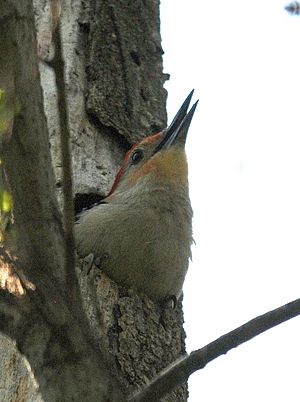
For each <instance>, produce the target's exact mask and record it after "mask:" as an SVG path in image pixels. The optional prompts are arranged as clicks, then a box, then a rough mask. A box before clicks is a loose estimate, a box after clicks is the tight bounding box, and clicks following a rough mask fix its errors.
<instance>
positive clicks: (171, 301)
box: [160, 295, 178, 310]
mask: <svg viewBox="0 0 300 402" xmlns="http://www.w3.org/2000/svg"><path fill="white" fill-rule="evenodd" d="M160 305H161V307H162V308H163V309H164V310H165V309H167V308H171V309H172V310H175V308H176V307H177V305H178V300H177V297H176V296H175V295H168V296H165V297H164V298H163V299H162V301H161V302H160Z"/></svg>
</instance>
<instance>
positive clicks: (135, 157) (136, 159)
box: [131, 149, 144, 165]
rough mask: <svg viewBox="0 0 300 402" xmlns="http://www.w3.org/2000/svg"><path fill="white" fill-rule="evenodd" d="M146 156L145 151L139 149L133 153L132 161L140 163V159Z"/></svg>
mask: <svg viewBox="0 0 300 402" xmlns="http://www.w3.org/2000/svg"><path fill="white" fill-rule="evenodd" d="M143 157H144V153H143V151H142V150H141V149H137V150H136V151H134V152H133V154H132V155H131V160H132V163H133V164H134V165H135V164H137V163H139V161H141V160H142V159H143Z"/></svg>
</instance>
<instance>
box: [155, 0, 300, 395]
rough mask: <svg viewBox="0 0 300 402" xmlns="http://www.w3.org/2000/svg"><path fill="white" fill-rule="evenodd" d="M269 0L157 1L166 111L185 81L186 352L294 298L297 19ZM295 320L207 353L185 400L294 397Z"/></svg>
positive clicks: (299, 87)
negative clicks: (190, 233) (189, 221)
mask: <svg viewBox="0 0 300 402" xmlns="http://www.w3.org/2000/svg"><path fill="white" fill-rule="evenodd" d="M288 2H289V1H288V0H287V1H279V0H252V1H242V0H226V1H224V0H214V1H208V0H206V1H204V0H185V1H184V2H183V1H180V0H162V1H161V24H162V26H161V29H162V37H163V48H164V50H165V56H164V67H165V72H168V73H170V74H171V80H170V81H169V82H168V83H166V88H167V90H168V92H169V98H168V112H169V117H170V119H171V118H172V117H173V116H174V114H175V112H176V111H177V109H178V107H179V106H180V105H181V103H182V101H183V100H184V99H185V97H186V95H187V94H188V93H189V92H190V90H191V89H192V88H195V95H194V97H195V99H197V98H199V105H198V110H197V111H196V114H195V117H194V120H193V122H192V126H191V129H190V133H189V139H188V149H187V151H188V159H189V167H190V192H191V198H192V203H193V208H194V216H195V218H194V237H195V240H196V243H197V245H196V247H195V248H194V251H193V256H194V257H193V264H192V265H191V266H190V269H189V272H188V277H187V279H186V283H185V287H184V294H185V303H184V308H185V320H186V330H187V335H188V338H187V346H188V350H189V351H191V350H193V349H198V348H200V347H202V346H204V345H205V344H207V343H208V342H210V341H212V340H214V339H215V338H217V337H219V336H220V335H222V334H224V333H226V332H228V331H229V330H231V329H234V328H235V327H237V326H239V325H241V324H243V323H244V322H246V321H248V320H249V319H251V318H253V317H255V316H257V315H259V314H262V313H264V312H266V311H267V310H269V309H273V308H275V307H278V306H279V305H281V304H283V303H286V302H288V301H291V300H293V299H296V298H298V297H300V286H299V282H300V274H299V271H300V270H299V268H300V118H299V112H300V79H299V76H300V51H299V49H300V17H296V16H294V17H292V16H290V15H289V14H288V13H287V12H286V11H285V10H284V6H285V5H286V4H287V3H288ZM299 340H300V318H296V319H293V320H291V321H289V322H287V323H285V324H283V325H281V326H280V327H277V328H275V329H273V330H271V331H269V332H267V333H265V334H263V335H260V336H259V337H257V338H256V339H254V340H252V341H250V342H248V343H247V344H245V345H243V346H240V347H239V348H238V349H236V350H234V351H231V352H229V353H228V354H227V355H226V356H224V357H221V358H219V359H217V360H215V361H214V362H212V363H210V364H209V365H208V366H207V367H206V368H205V369H204V370H202V371H200V372H198V373H197V374H194V375H193V376H192V377H191V380H190V399H189V401H190V402H198V401H201V402H217V401H224V402H227V401H230V402H241V400H242V401H243V402H248V401H249V402H250V401H251V402H253V400H255V402H262V401H264V402H265V401H272V402H277V401H278V402H279V401H280V402H282V401H285V402H299V401H300V380H299V373H300V341H299Z"/></svg>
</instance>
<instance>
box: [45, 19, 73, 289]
mask: <svg viewBox="0 0 300 402" xmlns="http://www.w3.org/2000/svg"><path fill="white" fill-rule="evenodd" d="M53 41H54V45H55V56H54V59H53V60H52V62H51V66H52V67H53V69H54V72H55V81H56V88H57V104H58V114H59V124H60V141H61V158H62V178H63V200H64V205H63V222H64V230H65V273H66V280H67V283H68V287H69V288H71V289H73V287H74V284H75V253H74V249H75V241H74V229H73V228H74V204H73V182H72V162H71V153H70V143H69V140H70V130H69V118H68V107H67V101H66V99H67V98H66V86H65V79H64V72H65V63H64V58H63V53H62V45H61V29H60V23H57V25H56V28H55V30H54V33H53Z"/></svg>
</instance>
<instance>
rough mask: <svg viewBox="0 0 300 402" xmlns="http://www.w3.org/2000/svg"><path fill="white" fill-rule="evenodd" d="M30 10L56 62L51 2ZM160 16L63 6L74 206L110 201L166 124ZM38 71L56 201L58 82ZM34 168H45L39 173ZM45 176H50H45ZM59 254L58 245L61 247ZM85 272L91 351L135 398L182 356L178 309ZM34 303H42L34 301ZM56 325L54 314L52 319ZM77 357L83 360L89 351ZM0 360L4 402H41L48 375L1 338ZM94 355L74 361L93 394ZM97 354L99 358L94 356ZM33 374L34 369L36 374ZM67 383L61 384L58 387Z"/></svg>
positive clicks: (181, 395)
mask: <svg viewBox="0 0 300 402" xmlns="http://www.w3.org/2000/svg"><path fill="white" fill-rule="evenodd" d="M34 6H35V17H36V25H37V28H38V49H39V55H40V57H41V58H42V59H44V60H46V61H49V60H51V57H52V55H53V44H52V24H53V16H51V13H49V10H50V1H49V0H34ZM158 10H159V2H158V1H151V0H147V1H142V0H139V1H134V2H127V1H123V0H122V1H104V0H103V1H96V0H73V1H71V0H67V1H65V2H63V9H62V16H61V18H62V34H63V45H64V55H65V62H66V84H67V90H68V95H67V97H68V106H69V119H70V121H69V123H70V129H71V136H72V141H71V147H72V157H73V169H74V172H73V173H74V187H75V193H76V194H75V200H76V205H75V206H76V207H78V208H80V207H82V206H84V204H85V203H86V202H90V200H91V199H92V200H95V201H96V200H97V199H98V198H99V197H103V196H104V195H105V194H107V192H108V190H109V188H110V186H111V184H112V181H113V178H114V176H115V174H116V171H117V169H118V166H119V163H120V161H121V158H122V156H123V154H124V152H125V151H126V150H127V149H128V147H129V146H130V144H131V143H133V142H135V141H137V140H138V139H140V138H141V137H142V136H145V135H147V134H150V133H152V132H155V131H158V130H160V129H161V128H162V127H164V126H165V125H166V113H165V100H166V93H165V90H164V89H163V82H164V79H165V76H164V75H163V73H162V49H161V43H160V42H161V41H160V34H159V11H158ZM24 66H26V63H24V64H19V68H20V69H22V68H24ZM40 74H41V82H42V86H43V92H44V107H45V112H46V116H47V123H48V130H49V135H50V143H51V156H52V164H53V168H54V171H55V183H56V190H57V195H58V199H59V200H60V198H61V196H60V191H61V185H62V182H61V161H60V148H59V140H58V138H59V137H58V131H59V127H58V118H57V108H56V89H55V85H54V76H53V71H52V69H51V68H50V67H49V66H48V65H47V64H46V63H45V62H43V61H41V62H40ZM26 96H29V95H28V94H26ZM39 97H40V95H38V98H39ZM44 148H45V147H44ZM47 157H48V156H47ZM12 164H13V162H12ZM37 168H38V169H40V170H42V169H43V167H42V166H41V167H37ZM24 169H25V168H24ZM44 173H45V174H46V176H48V174H49V172H44ZM20 177H22V175H21V174H20ZM51 180H52V178H51ZM20 181H21V182H22V178H21V179H20ZM22 183H23V182H22ZM22 183H21V184H20V185H21V187H20V188H19V187H18V191H19V192H20V195H21V189H23V188H24V187H22ZM15 185H19V184H18V183H15V184H14V186H15ZM22 191H24V190H22ZM52 195H53V194H52ZM49 200H51V197H50V198H49ZM49 200H48V202H50V201H49ZM34 202H35V200H33V203H34ZM51 202H52V201H51ZM53 202H54V203H55V201H53ZM51 211H52V210H51ZM20 214H21V211H20ZM41 219H44V217H41ZM49 219H50V218H49ZM50 220H51V224H53V225H57V222H58V221H59V214H58V218H57V217H56V216H55V217H54V218H53V217H52V218H51V219H50ZM47 222H48V221H47ZM57 230H58V229H57ZM57 230H56V232H57ZM59 230H60V229H59ZM59 230H58V231H59ZM58 247H61V246H60V244H59V245H58ZM48 251H49V250H48ZM49 253H50V251H49ZM29 254H30V255H31V253H29ZM42 257H43V256H41V259H42V261H43V258H42ZM50 260H51V258H50ZM88 265H89V262H79V264H78V268H77V274H78V278H79V283H80V288H81V293H82V300H83V305H84V309H85V312H86V316H87V318H88V320H89V325H90V328H89V332H90V333H91V337H92V344H94V342H95V343H96V344H97V345H98V347H97V348H96V349H101V350H102V351H104V352H105V359H108V360H109V361H110V362H113V363H112V364H111V366H112V371H113V372H114V373H117V376H118V378H120V379H121V382H122V384H123V385H124V386H125V388H126V389H127V392H132V391H133V390H134V389H136V388H137V387H138V386H140V385H142V384H145V383H147V382H148V381H149V380H150V379H151V378H153V376H155V374H156V373H158V371H160V370H161V369H162V368H164V367H166V366H167V365H168V364H169V363H171V362H172V361H174V360H175V359H176V358H178V357H179V356H181V355H182V354H184V353H185V348H184V337H185V335H184V331H183V328H182V323H183V315H182V309H181V304H179V306H178V307H177V308H176V309H175V310H173V309H172V308H171V306H169V307H168V306H167V307H166V308H164V309H163V308H161V307H160V306H158V305H155V304H154V303H153V302H152V301H151V300H149V299H148V298H147V297H146V296H143V295H136V294H135V293H134V292H133V291H131V290H125V289H121V288H119V287H118V286H117V285H116V284H114V283H113V282H112V281H110V279H109V278H107V277H106V276H105V275H104V274H102V273H101V272H100V271H99V270H98V269H97V268H96V267H93V268H92V269H91V270H90V271H89V267H88ZM32 269H33V268H32ZM88 271H89V273H87V272H88ZM58 272H59V271H58ZM58 276H59V273H58ZM47 285H49V284H47ZM65 286H66V287H65V288H64V286H62V287H61V290H60V291H61V292H62V293H65V292H66V291H67V284H65ZM56 290H57V289H51V292H53V297H56V296H54V295H56ZM50 294H51V293H50ZM62 299H63V300H62V301H61V303H62V305H63V307H64V308H65V309H66V312H65V316H66V317H68V316H69V315H68V314H69V308H70V306H69V305H68V304H67V303H65V300H64V297H62ZM36 303H42V301H41V300H38V299H37V300H36ZM76 308H77V307H76ZM71 310H72V309H71ZM48 313H49V314H50V316H51V314H54V313H53V312H51V311H50V312H48ZM75 314H76V309H75ZM71 316H72V317H73V316H74V311H71ZM55 319H56V317H55V315H54V316H53V317H52V322H53V321H55ZM30 322H31V321H30ZM41 322H42V321H41V317H39V316H37V317H36V325H35V326H33V328H32V332H31V335H35V336H36V337H37V341H38V343H41V345H40V346H39V348H37V350H38V351H39V353H40V355H41V356H43V355H44V352H45V350H44V348H47V347H48V346H49V345H48V344H47V345H45V344H43V339H41V338H42V336H41V334H44V337H45V339H49V338H51V336H50V335H49V334H47V331H48V330H49V329H48V328H47V327H46V328H44V327H43V325H42V324H41ZM65 324H66V322H64V325H65ZM77 324H78V323H76V320H75V322H73V321H71V322H68V326H69V327H70V328H71V330H73V331H75V333H76V335H77V334H78V337H79V339H80V338H81V336H84V330H83V329H82V326H80V325H77ZM64 325H62V326H59V328H60V330H62V328H64V329H63V330H65V326H64ZM43 331H45V332H43ZM67 335H68V331H67ZM70 336H71V335H70ZM66 339H68V336H67V338H66ZM8 343H9V344H10V346H9V347H8V346H7V345H8ZM25 343H26V342H25ZM45 343H47V342H45ZM59 346H60V347H61V349H60V351H59V353H67V351H65V350H64V347H63V346H62V345H61V343H60V344H59ZM77 346H78V345H77ZM18 347H19V348H20V349H21V350H22V352H26V347H25V346H24V345H23V344H22V345H21V344H20V343H19V344H18ZM78 347H79V346H78ZM80 348H81V347H80ZM71 349H72V348H71ZM81 350H82V353H83V350H84V348H83V349H81ZM27 352H28V351H27ZM0 353H1V356H3V362H4V364H5V367H8V366H9V367H13V369H12V370H11V371H10V372H11V376H9V371H8V373H7V375H6V377H5V380H4V376H0V378H1V380H0V381H2V378H3V384H4V385H3V387H4V388H5V390H6V393H5V395H6V396H5V398H6V399H4V398H3V400H4V401H5V400H18V399H16V398H17V396H18V395H19V394H18V393H17V391H16V390H21V391H22V393H21V394H20V395H21V396H22V398H23V399H22V400H24V401H40V400H41V395H40V394H39V393H38V390H37V388H36V383H37V382H39V381H41V379H42V378H43V375H44V374H45V373H43V372H42V374H41V376H40V377H37V378H36V379H35V380H34V379H33V374H32V370H30V371H28V370H27V369H25V368H26V367H28V364H27V363H24V359H23V358H22V357H21V356H20V354H19V353H18V352H17V351H16V350H15V347H14V346H13V344H12V343H11V342H10V341H8V340H7V338H3V341H2V339H1V344H0ZM88 356H89V357H90V360H91V361H90V362H88V361H86V360H87V359H83V360H84V361H83V362H82V363H83V364H82V365H81V366H80V365H79V357H82V354H81V353H78V361H77V360H76V364H77V365H79V367H80V368H81V369H84V365H86V366H85V371H86V373H88V375H87V376H86V377H84V378H82V379H81V380H82V381H86V382H87V388H88V387H89V386H90V387H91V384H89V383H91V382H92V379H91V378H93V376H95V371H96V372H97V370H98V369H99V368H98V367H97V362H96V361H95V359H94V358H91V356H90V354H89V352H88ZM99 356H101V355H99V354H98V353H97V352H95V357H96V358H99ZM96 360H97V359H96ZM15 361H16V363H14V362H15ZM17 367H19V368H18V369H17ZM33 369H34V371H35V370H37V369H38V367H34V368H33ZM62 369H63V368H62ZM74 369H75V367H74V366H73V367H71V368H70V369H69V371H68V370H67V371H66V373H68V374H69V375H74V376H75V377H76V376H78V377H80V371H78V372H76V371H74ZM26 373H27V374H26ZM90 377H91V378H90ZM65 380H66V379H65ZM63 381H64V379H63V378H62V379H61V384H63ZM13 384H15V385H13ZM1 385H2V384H1V383H0V387H1ZM21 391H20V392H21ZM94 391H95V389H94ZM18 392H19V391H18ZM99 392H100V393H101V390H100V391H99ZM99 396H100V394H99ZM76 397H77V399H76V400H80V399H78V395H77V396H76ZM79 397H80V396H79ZM14 398H15V399H14ZM82 398H83V399H82V400H85V401H87V400H93V399H92V397H90V399H87V397H86V396H85V397H84V396H83V395H82ZM186 398H187V390H186V386H184V387H180V388H179V389H178V390H176V391H174V392H173V393H172V394H170V395H169V396H167V397H166V398H165V399H164V401H170V402H173V401H174V402H175V401H184V400H186ZM44 400H45V401H46V400H47V399H45V398H44ZM57 400H59V399H57ZM95 400H96V399H95ZM97 400H101V399H100V398H98V399H97ZM111 400H112V399H111Z"/></svg>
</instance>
